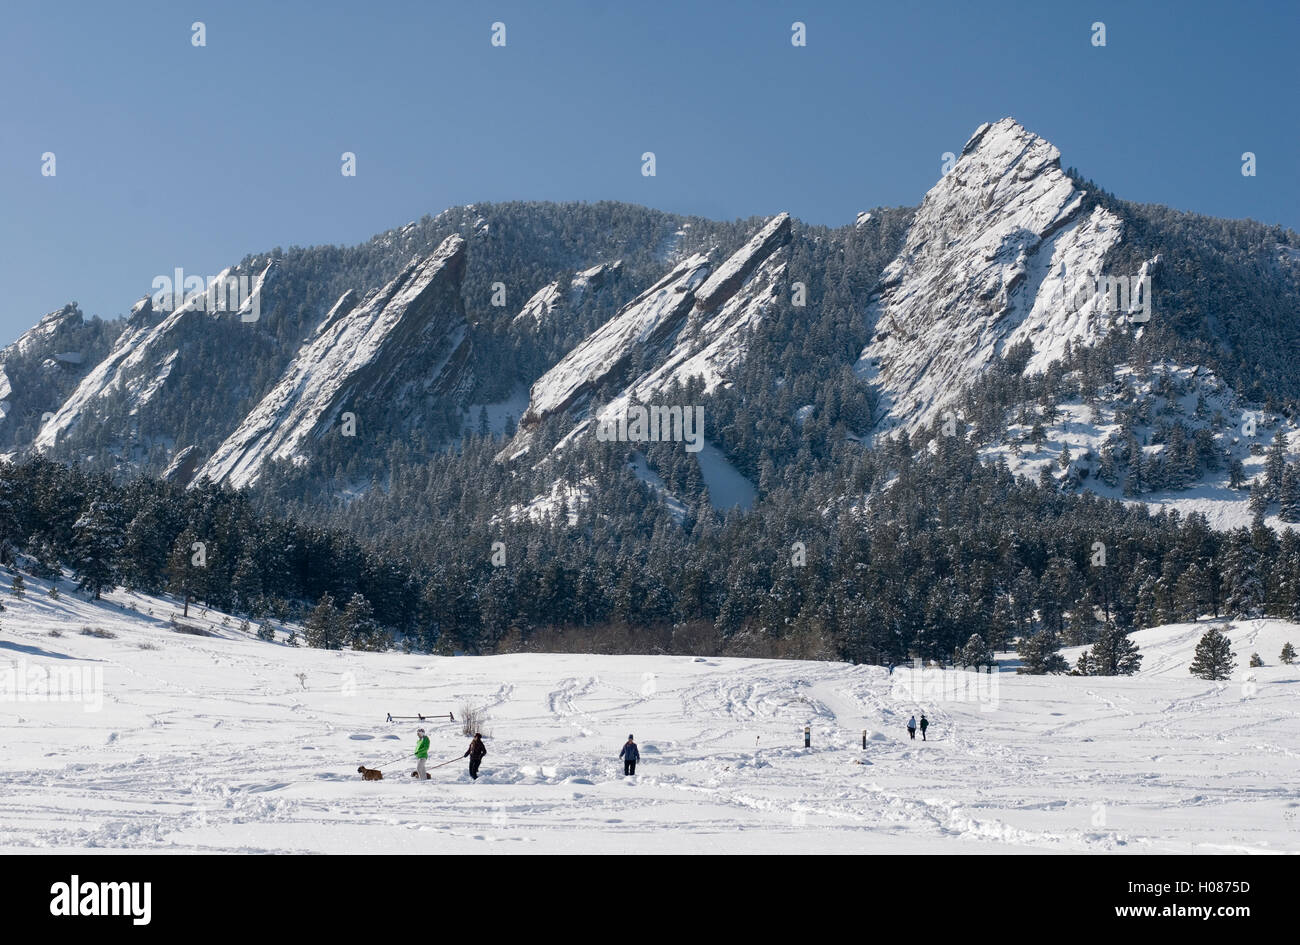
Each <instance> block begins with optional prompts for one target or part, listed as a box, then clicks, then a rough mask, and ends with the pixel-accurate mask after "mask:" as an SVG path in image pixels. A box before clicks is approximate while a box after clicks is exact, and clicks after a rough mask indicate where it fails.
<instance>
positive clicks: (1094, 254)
mask: <svg viewBox="0 0 1300 945" xmlns="http://www.w3.org/2000/svg"><path fill="white" fill-rule="evenodd" d="M1084 196H1085V195H1084V192H1083V191H1082V190H1081V189H1080V188H1078V187H1077V186H1076V185H1075V184H1074V182H1073V181H1071V180H1070V178H1069V177H1067V176H1066V175H1065V173H1064V172H1063V171H1062V170H1061V166H1060V152H1059V151H1057V149H1056V148H1055V147H1053V146H1052V145H1051V144H1049V143H1048V142H1046V141H1044V140H1043V139H1042V138H1039V137H1038V136H1037V135H1034V134H1032V133H1031V132H1029V131H1026V130H1025V129H1024V128H1023V127H1021V126H1020V125H1019V124H1018V123H1017V122H1015V121H1014V120H1012V119H1010V118H1004V119H1003V120H1001V121H999V122H996V123H995V124H986V125H982V126H981V127H980V128H979V129H978V130H977V131H976V132H975V134H974V135H973V136H972V137H971V139H970V141H968V142H967V143H966V146H965V148H963V149H962V152H961V156H960V157H959V159H958V160H957V161H956V163H955V164H954V165H953V167H952V169H951V170H950V171H949V172H948V173H947V174H946V175H945V176H944V177H943V178H942V179H941V180H940V181H939V183H937V184H936V185H935V186H934V187H933V188H932V189H931V190H930V192H929V193H927V194H926V195H925V199H924V200H923V201H922V202H921V208H920V209H919V210H918V211H917V213H916V217H915V219H914V221H913V223H912V226H911V229H910V230H909V231H908V234H907V242H906V245H905V246H904V247H903V251H902V253H900V254H899V256H898V258H897V259H895V260H894V262H893V263H892V264H891V265H890V266H889V268H888V269H887V270H886V271H885V274H884V276H883V278H882V280H881V286H880V290H879V294H878V297H877V298H875V299H874V300H873V301H872V302H871V304H870V307H869V309H868V313H867V317H868V319H869V321H870V323H871V324H872V326H873V336H872V340H871V343H870V344H869V345H867V347H866V348H865V349H864V350H863V351H862V356H861V359H860V361H859V370H860V372H861V374H862V376H863V377H864V378H866V379H867V380H868V381H869V382H870V383H872V384H874V385H876V386H877V387H878V390H879V396H880V404H881V414H880V422H881V425H882V426H884V427H894V426H902V427H904V428H906V429H908V430H915V429H917V428H919V427H922V426H925V425H927V424H928V423H929V422H930V421H931V420H932V419H933V417H934V415H935V413H936V411H938V410H939V409H940V408H942V407H944V406H945V405H947V404H950V403H952V402H954V401H955V400H956V399H957V398H958V397H959V396H960V394H961V392H962V390H963V389H964V388H965V386H966V385H967V384H968V383H969V382H970V379H971V378H973V377H975V376H977V375H978V374H979V373H980V372H981V371H982V370H983V369H984V368H986V367H987V366H988V365H990V364H991V363H993V362H994V361H995V360H996V359H997V358H998V357H999V356H1000V355H1001V354H1002V353H1003V352H1004V351H1005V350H1006V349H1007V348H1008V347H1010V346H1011V345H1012V344H1014V343H1016V342H1017V341H1021V340H1026V339H1027V340H1029V341H1031V342H1032V343H1033V346H1034V352H1033V356H1032V357H1031V358H1030V361H1029V364H1028V366H1027V367H1026V370H1027V371H1030V372H1036V371H1042V370H1043V369H1044V368H1046V367H1047V365H1048V364H1049V363H1050V362H1051V361H1053V360H1055V359H1057V358H1059V357H1060V355H1061V353H1062V351H1063V348H1064V345H1065V343H1066V342H1067V341H1075V342H1082V343H1088V342H1093V341H1096V340H1097V339H1098V338H1099V337H1100V336H1101V335H1102V334H1103V333H1104V332H1105V331H1106V329H1107V327H1108V325H1109V321H1110V318H1111V317H1112V316H1113V315H1116V314H1118V313H1113V312H1110V311H1107V310H1105V302H1106V300H1105V299H1104V298H1103V297H1101V296H1099V295H1097V294H1096V293H1095V292H1086V293H1081V292H1080V291H1079V290H1080V289H1081V288H1085V287H1087V286H1088V285H1089V284H1090V283H1095V281H1096V280H1097V279H1098V278H1099V277H1101V276H1102V275H1103V274H1104V273H1105V271H1106V270H1105V261H1106V254H1107V253H1108V252H1109V251H1110V250H1111V249H1112V248H1113V247H1114V246H1115V245H1116V244H1117V243H1118V242H1119V240H1120V238H1121V229H1122V227H1121V221H1120V220H1119V218H1118V217H1116V216H1115V215H1114V214H1112V213H1109V212H1107V211H1106V210H1104V209H1102V208H1100V207H1098V208H1095V209H1093V210H1092V211H1091V212H1086V211H1085V210H1084V209H1083V198H1084ZM1080 296H1082V298H1080Z"/></svg>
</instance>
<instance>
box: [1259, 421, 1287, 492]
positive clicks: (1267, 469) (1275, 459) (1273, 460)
mask: <svg viewBox="0 0 1300 945" xmlns="http://www.w3.org/2000/svg"><path fill="white" fill-rule="evenodd" d="M1283 429H1284V428H1283V427H1280V426H1279V427H1278V429H1277V432H1276V433H1274V434H1273V442H1272V443H1270V444H1269V447H1268V455H1267V456H1266V457H1265V459H1264V486H1265V488H1266V489H1267V490H1268V497H1269V498H1270V499H1277V498H1281V493H1282V476H1283V473H1284V472H1285V470H1286V434H1285V433H1284V432H1283Z"/></svg>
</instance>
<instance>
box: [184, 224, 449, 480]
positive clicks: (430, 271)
mask: <svg viewBox="0 0 1300 945" xmlns="http://www.w3.org/2000/svg"><path fill="white" fill-rule="evenodd" d="M464 272H465V241H464V240H463V239H462V238H460V237H459V236H450V237H448V238H447V239H446V240H445V241H444V242H443V244H442V245H441V246H439V247H438V249H437V250H436V251H435V252H434V253H433V254H431V255H430V256H428V257H427V258H425V259H418V260H412V261H411V263H410V265H408V266H407V267H406V269H405V270H404V271H403V272H402V273H401V274H400V275H399V276H398V277H397V278H396V279H394V280H393V281H392V282H390V283H388V285H386V286H385V287H384V288H383V290H382V291H380V292H379V293H378V294H376V295H374V296H373V297H371V298H370V299H368V300H366V301H365V302H363V303H361V304H360V305H358V306H356V307H355V308H352V307H351V305H352V302H353V296H352V295H351V294H345V295H344V296H343V297H341V298H340V299H339V301H338V302H337V303H336V304H335V305H334V307H333V308H331V309H330V311H329V313H328V314H327V315H326V316H325V319H324V321H323V322H322V324H321V326H320V328H319V329H318V330H317V332H316V335H315V338H314V339H313V340H312V341H311V342H310V343H309V344H307V345H306V346H305V347H304V348H303V350H302V351H301V352H299V354H298V356H297V357H296V358H295V359H294V360H293V362H292V363H291V364H290V366H289V369H288V370H287V371H286V372H285V374H284V377H283V378H282V379H281V380H280V383H278V384H277V385H276V386H275V388H274V389H272V391H271V392H270V393H269V394H267V395H266V397H264V398H263V399H262V402H261V403H260V404H258V405H257V407H256V408H255V409H254V410H253V411H252V413H250V414H249V415H248V417H246V418H245V419H244V422H243V423H241V424H240V426H239V428H238V429H237V430H236V431H235V432H234V433H233V434H231V436H230V437H228V438H227V439H226V441H225V442H224V443H222V444H221V446H220V447H219V448H218V449H217V451H216V452H215V453H214V454H213V456H212V458H211V459H209V460H208V462H207V463H206V464H204V466H203V467H202V468H200V469H199V471H198V474H197V478H200V479H203V478H206V479H211V480H212V481H214V482H228V483H230V484H231V485H232V486H234V487H236V488H242V487H244V486H248V485H252V484H253V483H255V482H256V481H257V480H258V478H259V476H260V475H261V471H262V467H263V466H264V465H265V464H266V463H267V462H269V461H270V460H273V459H275V460H285V461H290V462H294V461H299V460H301V459H302V453H301V449H302V446H303V443H304V442H305V441H306V440H307V439H309V438H311V437H316V438H320V437H322V436H324V435H326V433H328V432H329V431H331V429H334V428H335V426H336V424H337V423H338V421H339V420H340V415H341V414H344V413H351V414H353V415H354V417H355V418H357V422H376V421H378V420H379V419H380V418H381V417H382V418H385V419H393V420H396V421H397V422H399V423H405V424H413V423H415V422H418V420H419V419H420V417H421V414H422V412H423V411H424V410H426V409H429V407H430V405H431V401H432V400H434V399H437V398H443V397H453V396H455V395H457V394H460V395H463V394H464V393H466V392H467V391H468V390H469V388H470V386H471V385H472V383H473V377H472V375H471V374H470V373H469V372H468V368H467V361H468V346H467V342H466V323H465V311H464V306H463V304H462V302H461V298H460V284H461V280H462V278H463V277H464ZM335 432H338V431H337V430H336V431H335Z"/></svg>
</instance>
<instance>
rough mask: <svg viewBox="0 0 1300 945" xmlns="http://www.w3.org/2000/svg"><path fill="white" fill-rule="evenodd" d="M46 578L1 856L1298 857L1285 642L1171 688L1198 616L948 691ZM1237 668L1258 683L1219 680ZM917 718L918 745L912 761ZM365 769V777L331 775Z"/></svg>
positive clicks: (1243, 634) (21, 694) (2, 658)
mask: <svg viewBox="0 0 1300 945" xmlns="http://www.w3.org/2000/svg"><path fill="white" fill-rule="evenodd" d="M63 586H64V594H63V597H62V599H61V600H59V601H53V600H51V599H50V598H49V597H48V596H46V595H45V589H46V587H47V584H46V582H44V581H40V580H36V579H32V580H31V581H29V591H28V595H27V598H26V599H25V600H22V601H19V600H13V599H8V600H7V601H6V613H5V617H4V634H3V636H0V673H5V672H7V673H8V674H9V675H7V676H0V681H3V680H8V683H7V686H8V688H0V692H3V693H4V694H5V701H4V702H0V850H3V851H4V852H6V853H15V852H28V853H30V852H52V851H58V852H115V851H128V852H153V853H183V852H201V853H307V852H329V853H422V854H424V853H467V852H496V853H501V852H517V853H522V852H527V853H575V852H589V853H695V852H699V853H742V852H752V853H805V852H819V853H1280V852H1290V853H1295V852H1300V833H1298V832H1297V827H1298V826H1300V791H1298V790H1297V786H1296V785H1297V773H1298V772H1300V725H1297V717H1298V714H1300V709H1298V706H1297V702H1296V696H1295V690H1296V688H1297V685H1298V684H1300V668H1298V667H1296V666H1290V667H1288V666H1280V665H1278V659H1277V657H1278V653H1279V651H1280V649H1281V647H1282V645H1283V643H1284V642H1286V641H1288V640H1289V641H1292V642H1296V641H1300V626H1297V625H1294V624H1288V623H1283V622H1280V621H1274V620H1257V621H1244V622H1239V623H1236V624H1235V625H1233V626H1231V627H1230V628H1229V630H1228V634H1229V636H1230V638H1231V639H1232V641H1233V645H1234V649H1235V651H1236V655H1237V662H1238V667H1239V668H1238V669H1237V671H1236V672H1235V673H1234V676H1233V679H1232V680H1231V681H1229V682H1224V683H1212V682H1206V681H1202V680H1199V679H1196V678H1194V677H1192V676H1191V675H1190V674H1189V673H1188V671H1187V665H1188V662H1189V660H1190V658H1191V654H1192V649H1193V647H1194V645H1195V643H1196V641H1197V639H1198V638H1199V636H1200V634H1201V633H1202V632H1203V631H1204V630H1205V629H1206V624H1205V623H1204V622H1202V623H1198V624H1182V625H1174V626H1168V627H1160V628H1155V629H1152V630H1146V631H1141V632H1139V633H1137V634H1135V635H1134V637H1133V638H1134V640H1135V641H1136V642H1137V643H1138V644H1139V646H1140V647H1141V648H1142V652H1143V655H1144V661H1143V667H1142V671H1141V673H1140V674H1139V675H1137V676H1135V677H1127V678H1124V677H1121V678H1096V677H1085V678H1076V677H1068V676H1054V677H1027V676H1017V675H1015V674H1014V673H1013V672H1002V673H999V674H996V675H994V676H993V677H981V678H980V679H981V684H982V685H984V686H985V687H989V686H992V680H994V679H995V680H996V689H990V688H986V689H985V690H984V691H983V696H982V698H972V697H971V696H970V694H971V693H976V692H978V690H976V689H975V688H973V686H974V685H975V684H974V682H973V674H971V673H966V672H961V671H956V670H948V671H941V670H925V671H922V672H920V673H919V674H918V671H916V670H913V669H910V668H908V667H899V668H897V669H896V670H895V672H894V674H893V676H890V675H889V674H888V673H887V671H886V670H885V669H884V668H881V667H875V666H851V665H848V664H845V663H827V662H797V661H778V660H755V659H715V658H705V659H692V658H691V657H683V656H590V655H542V654H526V655H512V656H493V657H432V656H421V655H402V654H399V653H383V654H375V653H354V652H351V651H342V652H338V651H334V652H327V651H320V650H308V649H293V648H290V647H287V646H285V645H283V644H282V643H279V642H277V643H266V642H262V641H259V640H257V639H255V638H253V637H251V636H248V635H246V634H243V633H240V632H239V631H238V630H236V629H234V628H233V627H234V624H235V623H237V621H232V622H231V625H229V626H224V627H223V626H222V624H221V615H219V614H216V613H214V612H208V613H206V614H200V613H199V611H198V609H197V608H192V610H191V618H190V619H189V620H187V621H184V622H185V623H187V624H191V625H195V626H198V627H200V628H203V629H207V630H209V631H210V632H213V633H215V634H216V636H212V637H196V636H188V635H183V634H180V633H175V632H173V631H171V630H169V629H168V627H167V624H166V622H165V620H166V617H167V616H168V615H169V614H170V613H172V612H174V611H175V610H176V609H177V608H176V606H175V604H174V603H173V602H169V601H166V600H160V599H156V598H149V597H143V596H138V595H128V594H125V593H122V592H116V593H113V594H110V595H107V599H106V600H105V601H102V602H99V603H91V602H88V601H86V600H84V599H83V598H82V597H80V596H79V595H74V594H72V593H71V592H70V591H69V590H68V587H69V585H68V584H67V582H66V581H65V582H63ZM127 604H129V605H131V606H133V607H135V608H136V609H137V610H136V612H131V611H127V610H124V609H123V605H127ZM149 609H152V610H153V611H154V614H153V616H152V617H151V616H148V615H147V613H146V611H148V610H149ZM83 626H88V627H92V628H94V629H97V630H102V631H108V632H110V633H113V634H115V635H116V636H115V637H113V638H111V639H107V638H99V637H94V636H83V635H81V633H80V629H81V628H82V627H83ZM56 629H57V630H59V631H61V634H62V635H61V636H58V637H53V636H50V635H49V634H50V631H52V630H56ZM146 647H148V648H146ZM1256 651H1257V652H1259V653H1260V655H1261V656H1262V657H1263V659H1264V662H1265V663H1266V664H1267V665H1266V666H1264V667H1262V668H1259V669H1254V670H1246V669H1245V668H1244V667H1245V665H1246V662H1247V660H1248V658H1249V655H1250V653H1252V652H1256ZM1067 655H1070V654H1068V653H1067ZM1001 656H1002V658H1003V659H1006V658H1007V657H1006V654H1001ZM55 669H58V670H61V671H63V672H64V673H65V674H68V673H72V672H83V671H85V672H89V673H91V674H92V677H88V678H93V675H94V674H95V673H101V674H102V675H101V676H100V677H99V678H100V679H101V680H102V688H101V689H100V690H98V691H99V693H100V695H101V696H102V702H101V706H100V708H99V710H98V711H88V709H94V708H95V706H94V701H95V700H93V699H86V700H83V701H52V700H41V699H39V698H37V697H38V696H39V694H40V693H41V691H42V690H41V689H40V688H38V686H37V685H36V684H35V682H33V674H37V676H39V673H40V672H42V671H44V672H50V671H53V670H55ZM15 671H16V672H18V673H19V674H20V676H19V677H18V681H19V685H18V686H16V687H15V686H14V684H13V680H14V677H13V673H14V672H15ZM300 673H301V674H303V677H302V681H301V682H300V680H299V678H298V674H300ZM1252 677H1253V678H1252ZM64 678H67V676H66V675H65V677H64ZM24 681H25V682H24ZM944 693H947V694H948V695H947V696H945V695H944ZM963 693H966V694H967V696H966V697H965V698H959V697H958V696H960V695H961V694H963ZM465 704H469V705H472V706H474V707H477V708H483V709H485V710H486V713H487V715H488V716H489V721H488V722H487V723H486V724H485V726H484V729H485V730H486V734H488V735H489V737H488V738H487V747H488V755H487V758H486V759H485V761H484V764H483V769H482V776H481V778H480V780H479V781H477V782H471V781H470V779H469V776H468V773H467V771H466V769H465V762H463V761H461V760H460V756H461V754H462V753H463V752H464V751H465V747H466V744H467V742H468V739H466V738H465V737H464V736H462V735H461V732H460V726H459V725H453V724H451V723H448V722H432V721H428V722H425V723H423V725H424V727H425V728H427V729H428V730H429V731H430V735H431V740H432V749H431V752H430V760H431V765H432V764H437V763H439V762H442V761H450V764H448V765H447V766H445V767H442V768H436V769H432V770H431V774H432V776H433V777H432V779H431V780H429V781H423V782H416V781H414V780H413V779H412V778H411V777H410V771H411V770H413V765H412V764H411V759H410V758H409V754H410V752H411V751H412V750H413V749H414V742H415V739H414V731H415V728H416V726H417V724H420V723H417V722H415V721H401V722H394V723H388V722H386V721H385V719H386V716H387V714H388V713H392V714H393V715H415V714H417V713H423V714H425V715H429V716H431V715H434V714H436V713H446V712H449V711H450V712H454V713H455V714H456V716H457V718H459V717H460V710H461V706H462V705H465ZM922 711H924V712H925V713H926V714H927V715H928V717H929V719H930V721H931V723H932V724H931V728H930V730H929V733H928V740H927V741H924V742H922V741H921V740H920V738H919V737H918V738H917V740H915V741H910V740H909V739H908V738H907V735H906V732H905V731H904V725H905V723H906V720H907V718H908V717H909V716H911V715H913V714H917V715H919V713H920V712H922ZM805 724H807V725H810V726H811V730H812V747H811V748H807V749H805V748H804V747H803V734H802V733H803V727H804V725H805ZM629 732H631V733H633V734H635V735H636V738H637V741H638V743H639V745H640V748H641V755H642V761H641V764H640V766H639V768H638V772H637V775H636V776H635V777H633V778H624V777H623V776H622V767H621V765H620V763H619V761H618V759H617V755H618V751H619V748H620V746H621V745H622V743H623V741H624V740H625V739H626V737H627V735H628V733H629ZM864 734H865V735H866V737H867V745H868V747H867V748H866V749H865V750H864V749H863V747H862V740H863V736H864ZM386 762H393V763H392V764H388V765H387V766H386V767H384V768H383V770H384V772H385V778H384V780H382V781H379V782H364V781H362V780H361V779H360V776H359V775H358V774H357V772H356V769H357V766H358V765H360V764H366V765H367V766H370V767H377V766H379V765H383V764H385V763H386Z"/></svg>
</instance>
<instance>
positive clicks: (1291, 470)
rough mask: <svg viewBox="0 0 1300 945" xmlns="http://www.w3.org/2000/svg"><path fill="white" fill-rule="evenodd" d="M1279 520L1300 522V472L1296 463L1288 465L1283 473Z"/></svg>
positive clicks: (1279, 500) (1279, 498)
mask: <svg viewBox="0 0 1300 945" xmlns="http://www.w3.org/2000/svg"><path fill="white" fill-rule="evenodd" d="M1278 502H1279V503H1280V506H1281V507H1280V508H1279V510H1278V513H1277V514H1278V518H1280V519H1282V521H1284V522H1300V472H1298V471H1297V470H1296V464H1295V463H1287V464H1286V470H1285V471H1284V472H1283V473H1282V491H1281V495H1280V496H1279V497H1278Z"/></svg>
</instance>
